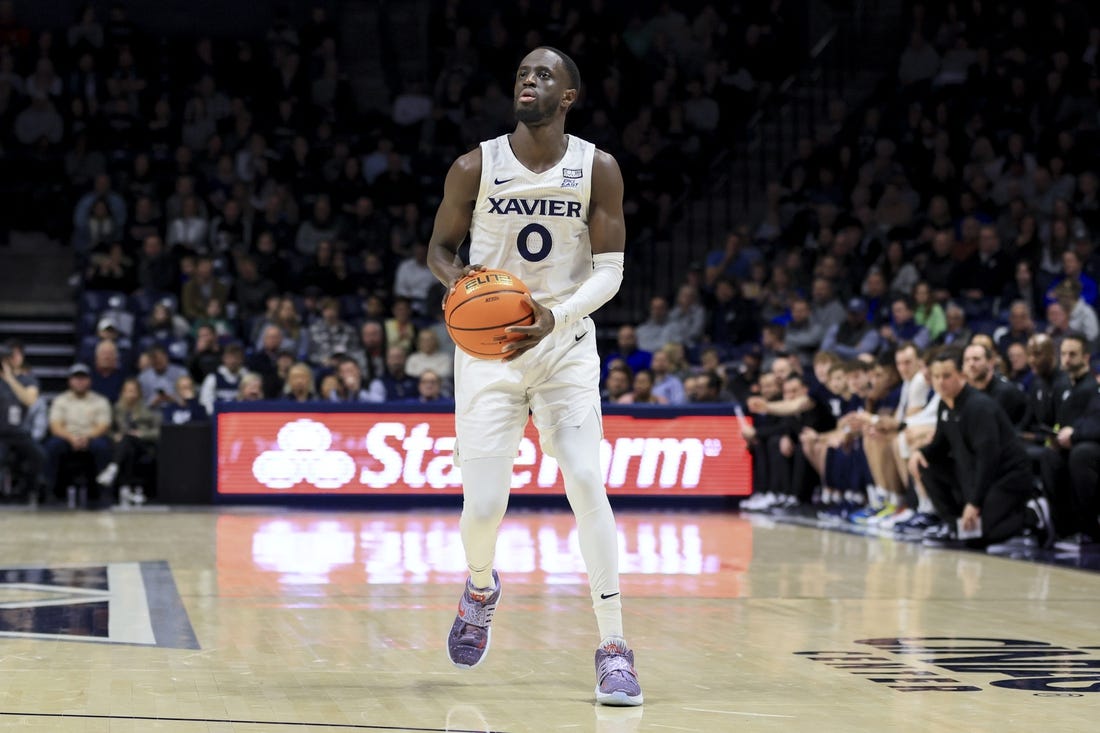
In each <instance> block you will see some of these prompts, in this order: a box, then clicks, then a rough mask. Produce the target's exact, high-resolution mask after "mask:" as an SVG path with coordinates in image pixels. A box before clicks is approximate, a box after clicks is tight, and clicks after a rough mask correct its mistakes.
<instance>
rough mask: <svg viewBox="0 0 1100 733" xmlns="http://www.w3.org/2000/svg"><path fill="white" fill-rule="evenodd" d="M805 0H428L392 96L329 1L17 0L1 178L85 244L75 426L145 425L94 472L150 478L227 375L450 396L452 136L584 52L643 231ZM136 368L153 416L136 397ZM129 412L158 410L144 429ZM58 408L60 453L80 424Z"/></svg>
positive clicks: (483, 123) (790, 59) (227, 383)
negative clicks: (155, 20) (88, 413)
mask: <svg viewBox="0 0 1100 733" xmlns="http://www.w3.org/2000/svg"><path fill="white" fill-rule="evenodd" d="M791 7H792V4H790V3H786V2H783V1H782V0H780V1H779V2H774V3H771V4H769V5H768V6H766V7H762V8H739V7H734V8H732V9H725V8H722V9H718V8H716V6H714V5H713V4H710V3H704V2H693V3H687V4H672V3H667V2H658V3H651V4H641V5H639V4H636V3H625V2H616V1H614V0H608V1H603V2H601V1H600V0H596V1H595V2H593V3H591V4H590V5H589V6H588V7H587V8H585V9H580V8H574V7H570V6H569V5H568V4H566V3H549V4H545V5H544V4H538V3H517V4H515V5H514V6H507V7H502V6H499V4H497V3H491V2H487V1H484V0H450V1H449V2H446V3H443V4H442V6H441V7H440V8H439V9H438V12H434V11H433V12H432V13H431V14H430V17H429V18H428V19H427V20H428V28H427V38H426V39H425V41H426V43H425V47H426V48H428V49H430V51H429V59H428V61H427V64H426V67H427V69H428V72H427V73H426V74H425V75H423V76H422V77H418V78H403V77H402V76H401V75H400V73H398V70H399V69H400V66H399V65H398V64H397V60H396V58H395V52H391V53H382V54H381V56H382V60H383V67H384V69H383V71H384V75H385V77H386V81H387V82H388V83H389V85H390V88H391V90H392V93H391V95H390V98H389V99H385V100H356V99H354V98H353V96H352V94H351V83H350V81H349V79H348V77H347V74H346V73H345V72H344V69H343V62H344V60H345V59H346V58H348V57H349V56H350V55H353V54H354V50H350V51H349V50H343V49H341V48H340V40H341V39H340V32H339V27H338V22H337V20H338V19H334V18H333V17H330V15H329V13H328V12H327V10H326V6H325V5H323V4H319V5H316V6H314V7H311V8H309V9H308V11H307V12H305V13H303V17H302V18H291V17H278V18H277V19H276V21H275V22H274V23H273V25H272V26H271V28H270V29H269V30H268V32H267V33H266V36H265V37H263V38H252V39H235V40H231V41H230V40H217V39H213V38H211V37H197V36H190V37H189V36H186V35H181V36H178V37H155V36H153V35H151V34H148V33H147V32H146V31H145V30H144V29H143V28H142V27H140V25H139V24H138V23H135V22H133V21H131V19H130V16H129V12H128V9H127V7H126V4H125V3H121V2H115V3H112V4H111V5H110V6H109V8H107V9H106V10H104V8H102V7H99V6H96V5H94V4H88V5H84V6H81V7H80V8H79V10H78V11H77V12H76V13H75V17H74V18H73V20H72V22H71V24H70V25H68V27H64V28H37V29H33V30H32V29H31V28H29V27H27V26H25V25H23V24H21V23H20V21H19V19H18V18H17V16H16V13H15V10H14V5H13V3H12V2H11V1H10V0H0V120H2V121H3V123H5V124H0V145H2V149H3V157H4V159H5V161H7V162H13V163H17V164H18V165H14V166H7V167H2V170H0V178H3V180H2V181H0V182H2V183H3V184H4V185H5V187H6V188H7V190H9V191H11V192H14V193H13V194H12V199H13V200H14V201H16V202H17V205H16V206H14V207H13V208H15V209H16V210H17V211H18V221H17V222H16V223H17V225H18V226H22V227H27V228H35V229H40V230H42V231H45V232H46V233H47V234H50V235H51V236H55V237H58V238H62V239H65V240H67V241H69V242H70V243H71V246H72V248H73V251H74V252H75V254H76V257H77V262H78V271H77V272H76V273H74V277H73V282H74V284H75V285H76V286H77V288H78V289H79V291H80V293H81V294H80V296H79V298H80V311H81V313H80V321H79V331H80V334H79V339H80V341H79V343H78V344H77V346H78V363H77V364H76V365H74V366H73V369H72V372H71V374H70V376H69V384H68V386H69V390H68V391H66V393H65V395H63V397H64V399H62V400H61V402H62V404H64V403H65V402H67V401H70V399H71V398H73V396H74V395H75V396H76V399H77V400H78V401H79V402H78V404H81V405H84V404H85V402H83V399H84V394H85V393H87V394H90V395H93V396H97V395H98V396H100V397H102V398H104V399H106V400H107V402H108V403H109V404H112V405H115V408H114V412H115V416H114V418H112V422H113V423H115V425H114V427H111V426H108V427H106V428H103V430H105V431H106V432H100V428H99V427H97V428H96V429H95V430H91V431H85V430H82V431H80V432H82V433H87V432H91V433H93V434H94V435H95V439H96V440H99V439H100V438H104V439H106V438H105V436H106V435H107V434H108V433H112V431H113V433H112V434H113V435H114V436H115V444H116V446H115V447H118V446H120V445H126V446H127V452H126V453H125V455H122V456H118V455H114V453H113V452H112V451H110V450H106V449H104V450H99V447H101V446H100V443H98V442H97V443H95V446H96V447H97V450H96V451H95V457H96V468H97V470H98V478H99V479H100V483H102V484H103V485H105V486H108V487H112V486H113V487H116V488H118V487H120V485H121V484H120V481H131V480H135V479H133V477H132V476H124V474H126V471H125V470H123V467H122V464H123V463H127V462H129V463H131V464H132V463H133V462H134V460H133V459H134V457H135V456H137V457H138V458H140V457H141V456H142V455H144V453H146V452H148V449H149V445H148V444H149V443H151V442H152V440H151V439H150V438H149V435H150V434H151V433H152V432H155V431H153V430H152V428H150V427H149V426H150V425H152V424H153V421H155V420H156V419H159V420H160V421H161V422H162V423H164V422H167V423H171V424H178V423H181V422H187V421H190V420H195V419H201V418H203V416H204V415H209V413H210V412H211V410H212V409H213V408H214V405H215V404H216V403H217V402H218V401H221V400H249V399H284V400H294V401H309V400H334V401H343V402H354V401H363V402H379V401H403V400H408V401H418V402H432V401H438V400H446V399H448V397H449V394H450V390H451V360H450V354H451V352H452V351H453V344H451V343H450V340H449V338H447V335H446V330H445V328H443V327H442V326H441V324H440V323H439V316H440V313H439V307H438V303H439V302H440V299H441V292H440V291H439V289H438V285H437V283H436V282H435V279H434V277H433V276H432V275H431V273H430V271H429V270H428V268H427V267H426V265H425V260H424V257H425V251H426V238H427V236H428V235H429V233H430V228H431V213H432V211H433V210H434V206H435V203H436V201H437V200H438V196H439V195H440V192H441V189H442V178H443V174H444V173H445V171H446V169H447V166H448V165H449V164H450V162H451V161H452V160H453V159H454V158H455V157H456V156H457V155H458V154H460V153H462V152H464V151H465V150H467V149H469V148H471V147H473V146H474V145H476V144H477V142H478V141H480V140H482V139H487V138H490V137H493V136H495V135H498V134H501V133H503V132H506V131H508V130H510V129H511V127H512V125H513V120H512V112H511V89H510V82H509V79H510V77H511V73H512V69H513V68H514V66H515V64H516V62H517V60H518V59H519V58H521V57H522V55H523V53H525V52H526V51H527V50H529V49H530V48H531V47H534V46H536V45H539V44H541V43H550V44H553V45H555V46H558V47H560V48H562V49H564V50H565V51H566V52H568V53H569V54H570V55H572V57H573V58H574V59H575V60H576V61H577V63H578V64H579V66H580V67H581V69H582V70H583V72H584V74H585V75H586V85H585V93H584V94H583V95H582V101H581V103H580V104H579V105H577V107H576V109H575V110H573V111H572V113H571V115H570V129H571V131H573V132H575V133H577V134H579V135H581V136H583V137H586V138H588V139H590V140H592V141H593V142H595V143H596V144H597V145H599V146H600V147H602V148H604V149H606V150H608V151H609V152H611V153H613V154H614V155H615V156H616V157H617V158H618V160H619V162H620V164H621V166H622V168H623V170H624V174H625V175H626V176H627V177H628V179H629V180H631V181H632V185H631V186H630V187H629V189H628V192H627V200H626V202H625V211H626V215H627V218H628V222H629V228H630V231H631V238H632V242H636V243H639V245H641V244H642V243H650V242H652V241H654V240H655V239H660V238H661V237H663V236H664V235H665V234H667V232H668V230H669V227H670V226H671V224H672V220H673V217H674V209H673V203H674V201H675V200H676V199H677V198H678V197H680V196H682V195H683V194H684V192H685V191H686V190H687V189H688V187H689V185H690V184H691V183H692V181H693V178H694V179H699V178H701V172H702V171H704V170H705V169H706V166H707V165H708V163H709V161H710V159H711V157H712V156H713V154H714V153H715V152H716V151H717V150H718V149H719V148H720V146H721V145H723V144H724V141H723V137H722V136H721V135H719V134H716V133H718V132H719V131H720V130H723V129H732V128H734V127H736V126H737V125H738V124H740V123H741V122H742V121H743V120H744V119H745V118H746V117H747V116H748V115H749V114H751V111H752V109H753V108H754V105H755V104H756V101H757V100H758V99H760V98H762V97H764V96H766V95H767V94H768V93H769V91H770V90H771V89H773V88H774V87H775V86H776V85H777V84H778V82H779V81H780V80H781V79H782V78H784V77H785V76H786V75H787V74H789V73H791V72H792V71H794V70H795V69H796V68H797V67H798V64H799V63H800V60H801V58H803V57H804V52H803V51H801V49H803V48H804V47H805V44H804V43H803V39H802V38H801V33H802V31H801V27H802V23H801V20H800V17H799V15H798V13H797V12H795V11H792V10H791ZM380 12H384V10H383V11H380ZM306 16H308V17H306ZM475 19H476V24H472V21H473V20H475ZM380 28H383V26H380ZM378 41H379V43H380V44H381V46H382V47H383V48H388V44H390V43H391V42H390V39H389V38H382V37H380V38H379V39H378ZM390 51H395V50H394V49H390ZM15 170H18V171H19V173H18V175H15V176H12V174H11V171H15ZM634 251H635V252H636V253H638V254H639V256H641V255H642V253H644V247H643V246H637V247H636V248H635V250H634ZM727 345H729V346H732V342H731V343H729V344H727ZM85 379H88V380H89V381H88V383H87V384H85ZM130 380H133V381H130ZM134 388H136V389H137V390H138V399H139V402H140V403H141V404H142V405H144V406H145V407H147V408H148V409H149V411H150V414H151V415H153V416H154V417H153V418H149V417H148V416H146V415H144V414H142V415H136V414H135V413H134V410H133V405H132V404H131V402H132V399H133V394H132V391H133V389H134ZM59 398H60V397H59ZM120 400H124V401H125V405H126V407H125V408H123V402H121V401H120ZM120 411H121V412H120ZM98 412H100V411H99V410H97V414H98ZM120 415H125V416H127V417H125V418H120V417H119V416H120ZM120 419H122V420H123V422H124V423H125V424H126V425H128V424H130V423H131V422H135V421H136V422H140V423H141V424H142V425H143V426H145V427H143V428H142V436H143V437H142V438H141V439H140V440H141V442H135V440H137V439H136V438H135V440H124V439H123V437H122V436H125V435H129V434H130V431H129V429H127V428H125V427H120V425H121V423H120ZM85 422H87V421H86V420H85ZM97 426H98V423H97ZM85 427H87V426H85ZM49 432H50V435H49V436H48V443H49V445H50V446H52V448H51V452H50V453H49V459H48V461H47V462H48V463H49V464H51V465H50V466H48V467H47V472H46V475H47V477H52V476H53V475H54V474H53V473H52V471H54V470H56V468H57V466H56V465H55V464H56V463H57V458H58V456H59V455H60V454H61V453H63V452H65V451H66V450H70V449H74V450H77V451H78V452H88V445H87V444H85V442H84V440H83V438H81V439H79V440H76V441H75V442H74V441H73V440H69V439H68V438H66V433H65V432H64V429H63V428H59V429H57V430H54V429H53V428H51V429H50V431H49ZM69 437H73V436H72V435H70V436H69ZM85 437H86V436H85ZM131 437H133V436H131ZM59 440H60V441H61V442H62V443H64V444H65V446H68V447H67V448H65V447H64V446H62V445H60V444H59V443H58V442H57V441H59ZM120 476H122V478H120ZM127 485H128V484H127ZM49 488H50V489H51V490H52V489H56V488H57V487H49Z"/></svg>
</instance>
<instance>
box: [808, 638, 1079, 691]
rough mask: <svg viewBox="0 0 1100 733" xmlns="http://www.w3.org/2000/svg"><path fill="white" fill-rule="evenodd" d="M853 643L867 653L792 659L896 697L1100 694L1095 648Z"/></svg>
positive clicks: (954, 641) (1014, 642)
mask: <svg viewBox="0 0 1100 733" xmlns="http://www.w3.org/2000/svg"><path fill="white" fill-rule="evenodd" d="M855 643H856V644H863V645H866V646H869V647H872V649H873V651H867V650H860V651H806V652H795V654H798V655H801V656H804V657H806V658H807V659H810V660H813V661H815V662H821V663H822V664H824V665H826V666H828V667H832V668H833V669H837V670H840V671H843V672H847V673H849V674H854V675H858V676H861V677H864V678H866V679H868V680H870V681H871V682H877V683H879V684H882V685H886V686H887V687H889V688H890V689H892V690H897V691H899V692H981V691H983V690H985V689H986V688H987V687H998V688H1001V689H1009V690H1027V691H1030V692H1032V693H1034V694H1035V695H1036V696H1037V697H1081V696H1082V694H1083V693H1086V692H1100V646H1083V647H1079V648H1074V647H1064V646H1055V645H1053V644H1048V643H1046V642H1044V641H1029V640H1027V639H984V638H970V637H965V636H964V637H955V636H913V637H907V638H893V639H889V638H888V639H862V640H860V641H856V642H855ZM982 678H986V679H982ZM990 678H992V679H990Z"/></svg>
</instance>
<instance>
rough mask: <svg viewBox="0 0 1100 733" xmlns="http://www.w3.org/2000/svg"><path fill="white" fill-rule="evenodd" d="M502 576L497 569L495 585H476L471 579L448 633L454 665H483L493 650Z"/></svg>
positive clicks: (469, 667)
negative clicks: (490, 625) (486, 656)
mask: <svg viewBox="0 0 1100 733" xmlns="http://www.w3.org/2000/svg"><path fill="white" fill-rule="evenodd" d="M500 591H501V587H500V577H499V576H498V575H497V571H496V570H494V571H493V587H492V588H491V589H490V588H475V587H474V586H473V583H472V581H471V580H470V579H467V580H466V588H465V590H463V591H462V597H461V598H460V599H459V600H458V614H457V615H456V616H455V622H454V623H453V624H452V625H451V633H450V634H448V635H447V657H448V658H449V659H450V660H451V664H453V665H454V666H456V667H460V668H462V669H472V668H474V667H476V666H477V665H479V664H481V662H482V660H484V659H485V655H486V654H487V653H488V651H489V640H490V636H491V634H490V629H489V624H491V623H492V622H493V613H494V612H495V611H496V610H497V604H498V603H499V602H500Z"/></svg>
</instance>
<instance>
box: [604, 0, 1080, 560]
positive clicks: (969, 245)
mask: <svg viewBox="0 0 1100 733" xmlns="http://www.w3.org/2000/svg"><path fill="white" fill-rule="evenodd" d="M908 23H909V26H908V31H909V34H908V43H907V44H906V46H905V48H904V50H903V51H902V52H901V55H900V58H899V62H898V67H897V75H896V77H895V78H893V79H890V80H889V81H888V83H886V84H884V85H883V86H882V88H881V89H882V91H881V92H880V93H879V94H878V95H877V96H876V97H875V98H873V99H872V100H870V101H869V103H868V104H867V105H866V107H865V108H863V109H860V110H857V111H855V112H853V113H848V112H847V111H846V110H845V109H843V104H842V103H841V102H836V103H834V104H833V105H832V107H831V109H830V116H829V120H828V121H827V123H828V124H824V125H822V126H820V127H819V128H818V132H817V135H816V137H814V138H813V139H804V140H800V141H799V143H798V145H797V150H796V151H795V155H794V159H793V160H792V161H791V162H790V164H789V165H788V166H787V167H786V169H785V170H784V171H783V174H782V177H781V179H779V180H776V181H774V182H773V183H772V184H771V185H770V186H769V187H768V190H767V209H766V213H765V215H764V216H763V217H762V219H761V220H760V221H757V222H755V223H753V224H749V223H746V224H744V225H742V226H740V227H738V228H737V229H736V230H735V231H733V232H731V233H730V234H729V235H728V237H727V239H726V241H725V243H724V246H721V247H717V248H715V249H714V250H713V251H712V252H711V253H710V254H709V255H708V256H707V258H706V260H705V262H700V263H698V264H697V265H696V266H695V267H694V268H693V270H692V272H691V273H689V274H688V276H687V278H686V280H685V282H684V283H683V284H682V286H681V287H680V289H679V290H678V291H677V292H676V293H670V294H668V297H665V296H659V297H655V298H654V299H653V301H652V303H651V306H650V313H649V317H648V319H646V320H645V321H644V322H642V323H639V324H636V326H637V327H636V328H631V327H624V328H623V329H622V330H620V333H619V340H618V341H619V343H618V351H617V352H616V353H613V354H609V355H607V361H606V364H605V372H606V374H607V376H606V378H605V382H604V394H605V398H606V399H607V400H608V401H609V402H617V403H634V404H637V403H658V404H672V405H677V404H685V403H688V404H690V403H700V402H702V403H706V402H712V401H715V400H735V401H737V402H738V403H740V404H742V405H744V407H745V411H746V412H748V413H750V414H752V415H753V417H754V421H753V423H752V424H749V423H747V422H746V424H745V427H744V431H743V432H744V436H745V438H746V440H747V441H748V442H749V444H750V448H751V450H752V452H753V455H754V458H755V461H754V482H755V493H756V494H757V497H756V498H754V500H753V501H751V502H746V504H745V506H746V507H747V508H756V509H761V510H769V511H780V512H787V511H799V512H803V513H806V512H809V513H811V514H813V513H820V515H821V516H824V517H829V516H832V517H836V516H840V515H843V516H844V517H847V518H849V519H850V520H851V521H856V522H861V523H867V522H869V521H871V522H872V523H873V524H878V525H880V526H881V528H882V529H886V530H888V531H893V530H894V528H895V525H896V527H897V528H898V529H899V531H902V532H906V531H908V532H909V533H910V536H915V537H916V538H918V539H919V538H921V537H922V536H923V533H925V532H930V533H931V534H933V535H935V534H937V533H938V536H937V537H929V540H930V541H938V540H942V539H944V538H945V537H946V534H945V533H947V532H954V531H955V528H954V527H953V526H952V527H947V528H946V529H945V527H946V525H945V524H944V523H943V522H942V521H941V520H942V519H944V517H942V516H940V515H942V514H943V512H938V513H937V512H936V511H934V509H938V508H939V507H934V506H933V502H932V501H931V499H929V497H928V496H926V495H924V494H923V486H920V480H919V479H920V475H919V474H918V473H917V471H916V470H915V469H911V468H910V467H909V466H907V465H906V463H905V460H907V457H908V456H909V454H910V453H911V451H913V450H915V449H916V448H919V447H921V446H922V445H926V444H927V441H929V440H931V437H932V432H933V430H932V429H931V427H930V426H934V425H935V408H934V407H927V409H926V406H928V405H935V404H938V400H939V397H938V396H937V395H935V394H934V393H931V390H930V388H929V385H930V384H931V379H930V376H929V373H928V367H929V365H930V364H931V363H933V362H935V361H941V362H943V361H954V360H956V357H957V361H958V365H959V374H960V375H961V376H962V377H963V380H964V381H965V382H966V383H967V384H969V385H970V386H971V387H973V388H975V389H977V390H980V391H984V392H989V393H995V395H994V396H995V397H996V399H997V401H998V403H999V405H1000V406H1001V408H1002V409H1003V411H1004V413H1005V415H1006V419H1007V420H1008V421H1009V423H1010V424H1011V425H1012V427H1013V429H1014V430H1015V432H1016V434H1017V437H1018V438H1019V440H1020V444H1019V446H1018V447H1019V451H1020V453H1022V452H1023V451H1024V447H1025V446H1026V447H1027V451H1028V455H1029V456H1030V458H1031V459H1032V466H1031V471H1032V474H1033V476H1034V477H1035V478H1036V479H1039V478H1041V479H1042V481H1041V493H1042V495H1043V496H1045V497H1046V498H1049V499H1051V500H1053V504H1054V507H1053V508H1054V518H1053V526H1052V527H1049V526H1048V527H1044V528H1043V533H1044V536H1045V537H1048V538H1051V539H1053V538H1055V537H1063V538H1065V537H1067V536H1068V537H1069V538H1070V539H1069V540H1067V541H1065V542H1064V543H1063V545H1065V547H1063V549H1066V548H1070V549H1079V548H1080V546H1081V544H1082V542H1084V543H1086V544H1087V543H1088V542H1100V527H1098V526H1097V524H1096V521H1095V520H1096V517H1097V514H1098V513H1100V506H1098V505H1097V497H1098V493H1100V492H1098V491H1097V476H1098V473H1097V471H1098V467H1100V462H1098V453H1100V445H1098V444H1097V443H1096V440H1097V435H1096V434H1095V432H1096V428H1097V424H1096V423H1097V422H1098V420H1100V415H1098V412H1100V399H1092V400H1091V402H1090V398H1089V395H1090V394H1092V395H1094V396H1095V393H1096V391H1097V389H1096V381H1095V377H1094V375H1093V371H1094V370H1095V369H1097V368H1100V354H1098V353H1097V352H1098V350H1100V326H1098V323H1097V311H1096V306H1097V295H1096V293H1097V281H1098V279H1100V252H1098V250H1097V242H1098V241H1100V199H1098V182H1100V177H1098V172H1100V167H1098V166H1100V159H1098V158H1097V153H1096V151H1097V150H1098V149H1100V148H1098V147H1097V143H1098V142H1100V140H1098V131H1100V13H1097V10H1096V8H1093V7H1091V6H1089V5H1087V4H1084V3H1078V2H1071V1H1066V2H1059V3H1056V4H1055V5H1054V7H1053V8H1047V9H1043V10H1042V11H1039V10H1035V9H1033V6H1032V5H1031V4H1028V3H1023V2H1010V3H998V4H986V3H967V2H947V3H944V4H942V5H940V4H936V5H935V9H933V6H932V4H928V3H921V2H918V3H914V4H913V5H912V7H911V16H910V17H909V18H908ZM670 298H672V299H674V302H675V303H676V306H675V307H673V308H670V307H669V299H670ZM951 347H953V348H955V349H956V350H957V353H955V352H950V351H949V352H948V354H949V356H940V355H939V354H940V353H941V352H943V350H944V349H945V348H951ZM963 350H965V352H964V351H963ZM684 353H686V354H687V355H688V358H687V359H686V360H683V359H679V358H678V356H679V355H680V354H684ZM964 353H965V356H964ZM1090 355H1091V356H1090ZM903 359H904V361H905V363H906V367H905V368H904V371H903V367H902V363H901V362H902V360H903ZM670 365H671V367H670ZM944 369H948V367H946V366H945V367H944ZM921 375H924V376H921ZM707 385H711V386H710V387H709V388H708V387H707ZM903 386H904V389H903ZM899 404H900V407H899ZM918 415H922V417H921V418H920V419H915V418H916V417H917V416H918ZM891 421H892V422H891ZM880 423H881V424H880ZM899 425H900V426H901V431H900V435H901V436H902V438H901V440H900V442H899V441H897V436H898V434H899V431H898V426H899ZM886 426H891V427H892V433H891V430H888V429H886ZM990 430H994V428H993V427H992V426H991V427H990ZM1074 435H1076V436H1077V437H1073V436H1074ZM884 436H888V437H889V438H890V440H887V439H886V438H885V437H884ZM1072 456H1076V458H1072ZM1052 466H1053V467H1054V468H1052ZM1071 466H1072V467H1074V471H1073V474H1072V475H1067V471H1068V470H1069V469H1068V467H1071ZM914 485H916V486H918V487H919V488H920V489H921V491H922V494H921V495H920V498H919V499H918V496H917V495H913V494H910V495H909V496H908V497H906V490H907V489H909V488H910V487H911V486H914ZM1037 486H1039V484H1037ZM1081 487H1085V488H1083V489H1081ZM1088 487H1091V488H1088ZM1078 489H1080V491H1079V492H1078V493H1079V494H1080V496H1078V495H1077V494H1075V493H1074V492H1075V491H1077V490H1078ZM811 502H812V503H813V504H814V506H812V507H810V506H809V505H810V504H811ZM868 506H869V507H870V508H868ZM1017 508H1018V509H1019V512H1020V513H1021V514H1024V513H1025V507H1024V504H1023V502H1022V501H1021V502H1020V504H1019V506H1018V507H1017ZM1027 511H1028V512H1031V513H1030V514H1027V518H1028V522H1030V524H1028V525H1027V528H1028V530H1029V531H1034V530H1036V528H1037V525H1038V524H1040V523H1041V522H1040V521H1039V520H1040V519H1041V517H1039V515H1040V514H1042V513H1043V512H1036V511H1034V510H1033V509H1031V508H1030V507H1029V508H1027ZM1081 518H1084V519H1081ZM1017 519H1018V517H1017ZM1082 522H1083V524H1082ZM987 529H988V528H987ZM1017 529H1019V527H1018V526H1017ZM991 531H992V532H993V535H994V539H997V540H1004V539H1006V537H1005V536H1004V534H1000V535H999V536H998V530H997V529H993V530H991ZM1017 539H1018V538H1017ZM1032 539H1034V538H1032ZM995 544H996V543H995Z"/></svg>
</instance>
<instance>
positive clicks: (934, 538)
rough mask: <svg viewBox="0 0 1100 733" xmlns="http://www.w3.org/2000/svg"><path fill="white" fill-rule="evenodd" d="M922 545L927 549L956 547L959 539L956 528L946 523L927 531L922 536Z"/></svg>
mask: <svg viewBox="0 0 1100 733" xmlns="http://www.w3.org/2000/svg"><path fill="white" fill-rule="evenodd" d="M921 543H922V544H924V545H925V546H926V547H956V546H958V544H959V539H958V537H957V536H956V535H955V528H954V527H952V526H951V525H950V524H947V523H944V524H939V525H936V526H935V527H931V528H929V529H927V530H926V531H925V532H924V534H923V535H922V536H921Z"/></svg>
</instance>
